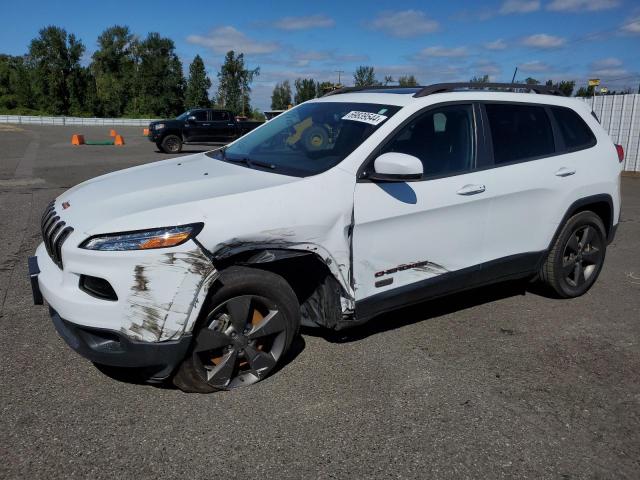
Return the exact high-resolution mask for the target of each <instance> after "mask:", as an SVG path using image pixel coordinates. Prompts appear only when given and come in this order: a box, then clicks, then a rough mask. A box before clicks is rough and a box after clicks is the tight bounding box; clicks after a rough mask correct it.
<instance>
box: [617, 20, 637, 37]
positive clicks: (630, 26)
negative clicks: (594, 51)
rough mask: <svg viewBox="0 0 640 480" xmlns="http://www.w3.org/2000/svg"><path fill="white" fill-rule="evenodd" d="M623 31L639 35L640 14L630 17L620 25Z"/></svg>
mask: <svg viewBox="0 0 640 480" xmlns="http://www.w3.org/2000/svg"><path fill="white" fill-rule="evenodd" d="M620 30H622V32H623V33H626V34H629V35H640V16H637V17H635V18H630V19H629V20H627V21H626V22H624V23H623V24H622V26H621V27H620Z"/></svg>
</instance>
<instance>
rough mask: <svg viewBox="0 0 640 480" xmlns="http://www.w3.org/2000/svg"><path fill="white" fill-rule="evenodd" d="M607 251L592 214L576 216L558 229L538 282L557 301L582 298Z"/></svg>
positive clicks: (599, 223) (598, 222) (597, 220)
mask: <svg viewBox="0 0 640 480" xmlns="http://www.w3.org/2000/svg"><path fill="white" fill-rule="evenodd" d="M606 249H607V236H606V233H605V228H604V224H603V223H602V220H601V219H600V217H599V216H598V215H596V214H595V213H593V212H590V211H585V212H580V213H578V214H576V215H574V216H573V217H571V218H570V219H569V220H568V221H567V223H566V224H565V225H564V227H563V228H562V231H561V232H560V235H558V238H557V239H556V241H555V243H554V245H553V247H552V248H551V251H550V252H549V254H548V255H547V259H546V261H545V263H544V264H543V265H542V268H541V270H540V279H541V280H542V281H543V282H544V283H545V284H546V285H547V286H548V287H550V288H551V289H552V290H553V292H555V293H556V294H557V295H558V296H559V297H561V298H574V297H579V296H580V295H583V294H584V293H586V292H587V290H589V289H590V288H591V286H592V285H593V284H594V283H595V281H596V279H597V278H598V275H599V274H600V270H602V265H603V263H604V256H605V253H606Z"/></svg>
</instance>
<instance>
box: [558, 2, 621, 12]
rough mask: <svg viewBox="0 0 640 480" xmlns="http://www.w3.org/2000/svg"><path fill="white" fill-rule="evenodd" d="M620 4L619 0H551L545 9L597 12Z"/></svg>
mask: <svg viewBox="0 0 640 480" xmlns="http://www.w3.org/2000/svg"><path fill="white" fill-rule="evenodd" d="M619 5H620V1H619V0H553V1H552V2H551V3H550V4H549V5H547V10H552V11H555V12H597V11H598V10H608V9H610V8H616V7H618V6H619Z"/></svg>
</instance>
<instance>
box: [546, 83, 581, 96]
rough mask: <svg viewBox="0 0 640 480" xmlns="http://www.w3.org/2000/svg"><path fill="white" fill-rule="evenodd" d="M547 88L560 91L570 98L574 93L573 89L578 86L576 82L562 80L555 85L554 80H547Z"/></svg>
mask: <svg viewBox="0 0 640 480" xmlns="http://www.w3.org/2000/svg"><path fill="white" fill-rule="evenodd" d="M545 85H546V86H547V87H553V88H557V89H558V90H560V91H561V92H562V93H563V94H564V95H565V96H567V97H570V96H571V94H572V93H573V89H574V88H575V86H576V82H575V81H574V80H562V81H561V82H556V83H553V80H547V83H546V84H545Z"/></svg>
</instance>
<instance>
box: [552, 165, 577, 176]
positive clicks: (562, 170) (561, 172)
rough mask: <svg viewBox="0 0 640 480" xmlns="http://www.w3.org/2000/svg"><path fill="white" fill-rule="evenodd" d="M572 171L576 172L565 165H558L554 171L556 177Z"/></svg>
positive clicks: (569, 174)
mask: <svg viewBox="0 0 640 480" xmlns="http://www.w3.org/2000/svg"><path fill="white" fill-rule="evenodd" d="M574 173H576V171H575V170H571V169H570V168H567V167H560V168H559V169H558V170H557V171H556V177H569V176H571V175H573V174H574Z"/></svg>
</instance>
